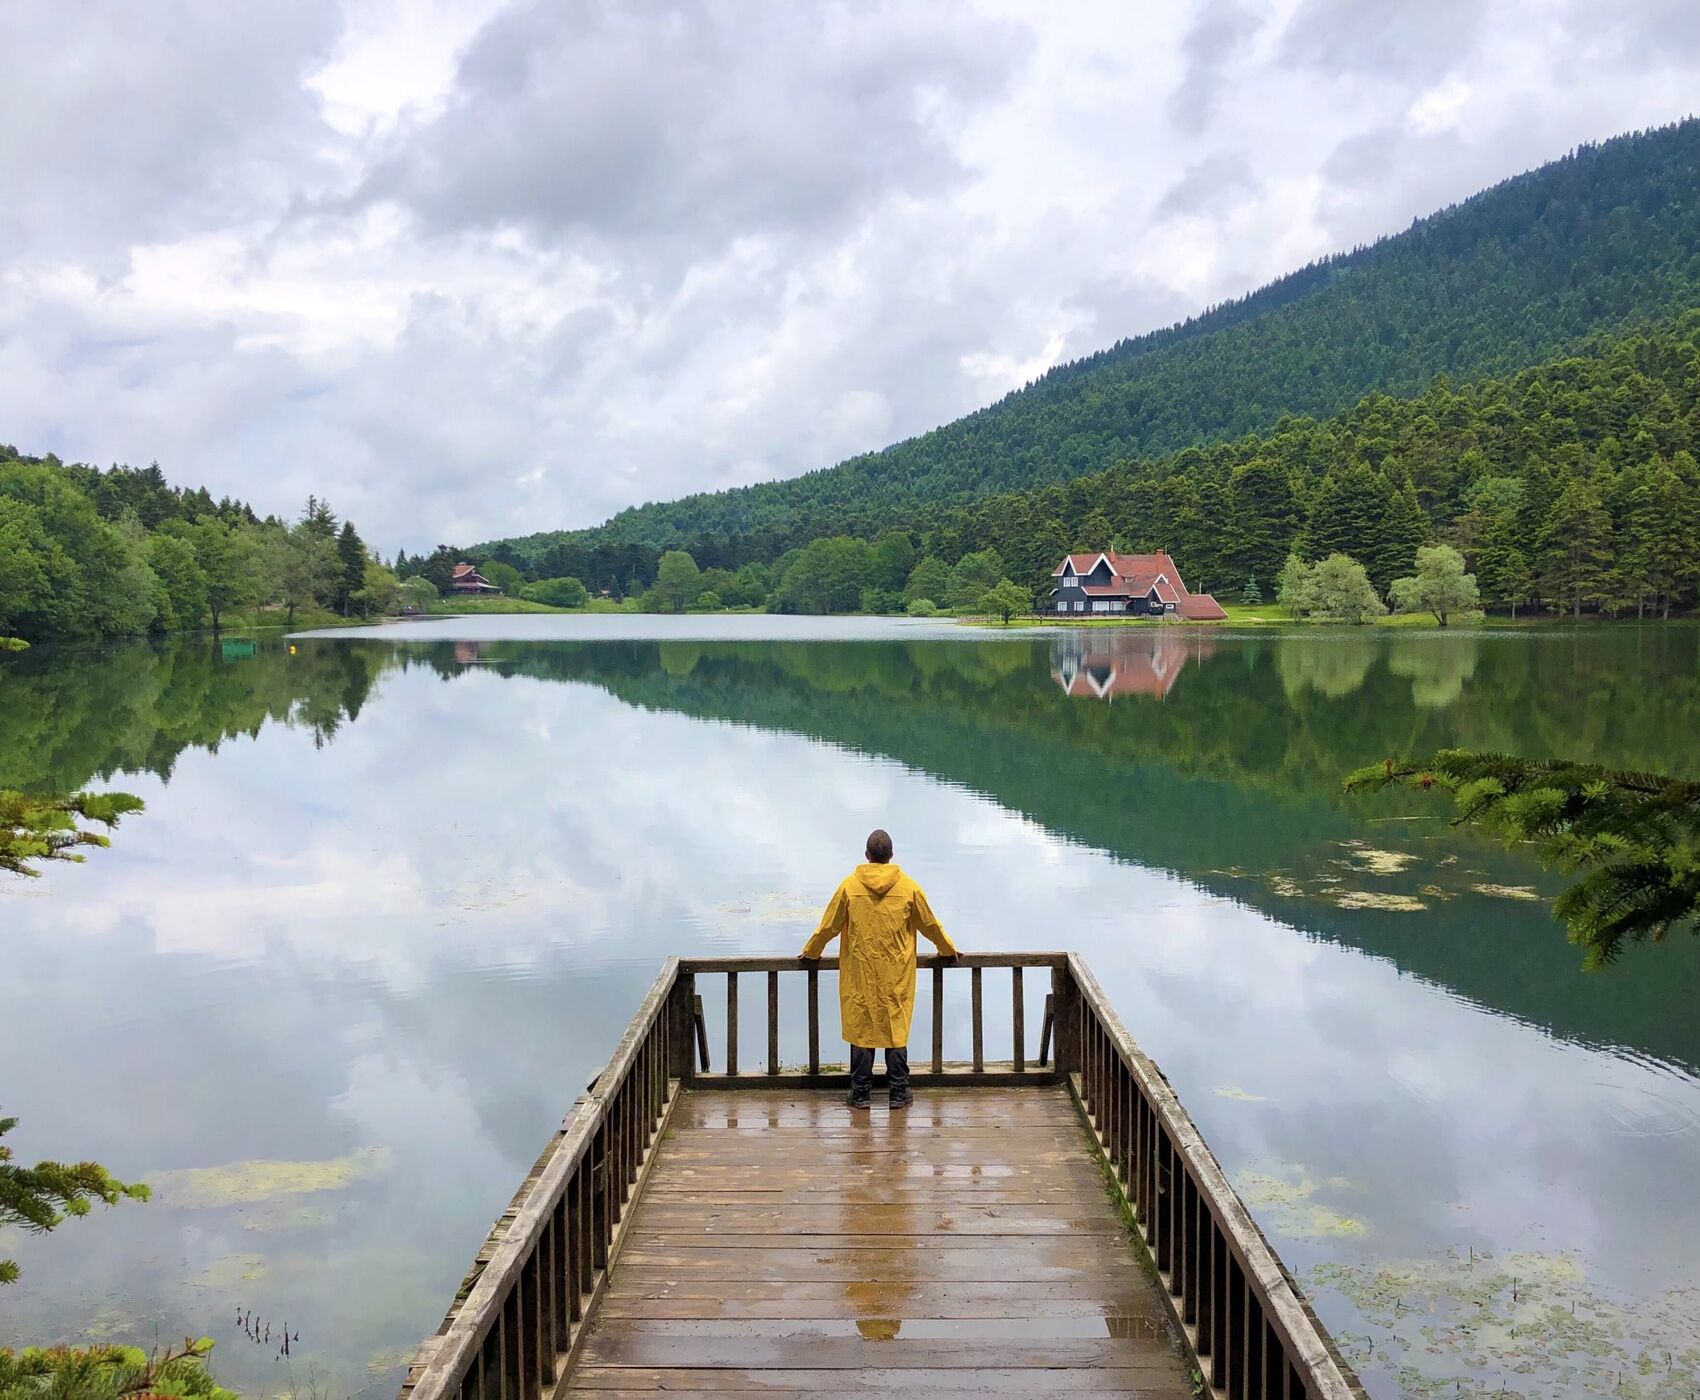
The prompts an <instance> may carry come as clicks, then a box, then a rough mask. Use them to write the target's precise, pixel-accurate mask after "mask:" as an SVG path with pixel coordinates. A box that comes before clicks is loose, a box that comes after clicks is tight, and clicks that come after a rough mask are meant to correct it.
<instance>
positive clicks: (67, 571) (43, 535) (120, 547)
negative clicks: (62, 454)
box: [0, 445, 399, 641]
mask: <svg viewBox="0 0 1700 1400" xmlns="http://www.w3.org/2000/svg"><path fill="white" fill-rule="evenodd" d="M398 588H399V580H398V579H397V577H396V575H395V573H394V572H393V571H392V570H391V569H389V568H387V567H385V566H384V564H383V563H382V562H381V561H380V560H379V559H378V557H377V556H376V555H375V554H374V553H373V552H372V551H371V550H369V549H368V548H367V546H366V543H365V541H364V540H363V539H362V538H361V537H360V533H359V531H358V530H357V529H355V526H354V523H353V521H350V520H343V521H341V522H340V523H339V521H338V519H337V516H336V514H335V512H334V511H333V510H332V509H331V506H330V503H329V502H328V501H324V500H321V499H319V498H317V497H312V496H310V497H308V499H307V503H306V505H305V507H304V508H303V510H302V512H301V515H300V517H299V518H298V519H296V520H294V521H284V520H281V519H279V518H278V517H276V516H266V517H264V518H261V517H260V516H259V515H257V514H256V513H255V511H254V509H253V508H252V507H251V506H249V505H247V504H246V503H245V502H242V501H236V500H232V499H230V498H229V497H226V498H224V499H223V500H220V501H217V502H215V501H214V500H213V499H212V497H211V496H210V495H209V494H208V492H207V491H206V490H205V488H200V489H195V490H185V489H182V488H179V487H173V486H170V485H169V484H167V482H166V480H165V476H164V474H163V473H162V472H161V471H160V468H159V465H158V464H157V463H155V464H153V465H151V466H148V467H142V468H135V467H128V466H114V467H111V468H109V469H106V470H102V469H100V468H98V467H92V466H85V465H81V464H67V463H64V462H61V461H60V460H59V459H58V458H57V457H54V456H51V455H49V456H46V457H26V456H24V455H23V454H21V453H20V452H18V450H17V449H16V448H13V447H9V446H5V445H0V637H13V638H20V639H22V640H24V641H45V640H51V639H59V638H91V637H132V636H142V635H145V634H148V633H156V632H179V631H192V630H195V629H197V628H201V627H209V626H210V627H211V628H213V629H214V630H215V631H216V630H218V629H219V628H220V627H221V626H222V625H223V624H224V622H225V621H226V619H227V618H228V617H229V615H231V614H233V613H236V612H239V611H241V610H243V609H249V608H272V609H277V610H279V611H281V613H282V614H283V617H284V620H285V621H286V622H287V623H288V624H289V625H291V626H293V625H294V623H295V621H296V616H297V613H298V612H302V611H307V612H314V611H316V610H324V611H328V612H331V613H337V614H340V615H342V616H350V615H355V614H369V613H372V612H382V611H384V610H386V609H388V608H390V607H391V606H393V605H394V603H395V601H396V599H397V597H398Z"/></svg>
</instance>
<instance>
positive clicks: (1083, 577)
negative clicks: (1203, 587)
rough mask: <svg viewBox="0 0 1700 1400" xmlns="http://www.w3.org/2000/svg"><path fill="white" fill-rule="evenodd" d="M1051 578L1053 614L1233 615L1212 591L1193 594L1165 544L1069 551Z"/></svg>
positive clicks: (1211, 619)
mask: <svg viewBox="0 0 1700 1400" xmlns="http://www.w3.org/2000/svg"><path fill="white" fill-rule="evenodd" d="M1051 577H1052V578H1054V579H1055V580H1056V585H1055V587H1053V588H1052V590H1051V606H1050V609H1049V611H1050V612H1053V613H1062V614H1068V615H1069V616H1074V615H1076V614H1079V615H1081V616H1091V615H1093V614H1098V615H1103V614H1106V613H1122V614H1130V615H1132V616H1135V617H1162V616H1165V615H1172V616H1175V617H1181V618H1186V619H1189V620H1191V621H1194V622H1214V621H1219V620H1221V619H1222V618H1225V617H1227V615H1228V614H1227V613H1225V612H1224V611H1222V606H1221V604H1219V603H1218V602H1217V601H1216V600H1215V599H1214V598H1212V597H1211V596H1210V595H1209V594H1208V593H1189V592H1188V591H1187V586H1186V583H1185V582H1184V581H1183V580H1182V578H1181V571H1180V570H1179V569H1177V568H1176V567H1175V561H1174V560H1173V559H1171V558H1170V557H1169V556H1168V554H1167V553H1165V552H1164V551H1163V550H1161V549H1159V550H1158V551H1157V552H1156V553H1155V554H1110V553H1107V552H1103V551H1100V552H1099V553H1097V554H1069V555H1065V556H1064V557H1063V561H1062V563H1060V564H1058V565H1057V567H1056V568H1055V569H1053V570H1052V571H1051Z"/></svg>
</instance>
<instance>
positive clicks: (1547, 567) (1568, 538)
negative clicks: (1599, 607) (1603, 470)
mask: <svg viewBox="0 0 1700 1400" xmlns="http://www.w3.org/2000/svg"><path fill="white" fill-rule="evenodd" d="M1537 547H1538V550H1539V557H1540V561H1541V563H1540V582H1541V591H1542V593H1543V594H1544V595H1545V597H1546V598H1547V600H1548V603H1549V605H1550V606H1552V607H1553V608H1555V609H1557V608H1562V607H1563V606H1564V605H1565V604H1566V603H1568V604H1569V605H1570V608H1571V613H1572V616H1574V617H1577V618H1580V617H1581V616H1582V607H1583V605H1584V604H1585V603H1597V602H1598V601H1599V599H1600V594H1601V588H1602V585H1603V583H1604V581H1605V575H1606V567H1607V564H1608V563H1609V561H1610V549H1611V516H1610V515H1609V514H1607V512H1606V508H1605V506H1604V504H1603V503H1602V502H1601V500H1600V493H1599V491H1598V490H1597V489H1596V488H1595V486H1594V483H1593V482H1591V481H1590V480H1588V478H1587V477H1585V476H1575V477H1572V478H1571V479H1570V480H1569V481H1567V482H1566V483H1565V485H1564V489H1563V490H1561V491H1560V492H1559V493H1558V499H1557V500H1555V501H1554V502H1553V506H1552V510H1551V512H1550V513H1549V514H1548V515H1547V518H1546V522H1545V523H1544V525H1543V526H1542V527H1541V533H1540V538H1539V540H1538V542H1537Z"/></svg>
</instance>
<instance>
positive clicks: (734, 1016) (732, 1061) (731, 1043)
mask: <svg viewBox="0 0 1700 1400" xmlns="http://www.w3.org/2000/svg"><path fill="white" fill-rule="evenodd" d="M737 1072H738V974H737V973H736V972H728V973H727V974H726V1073H728V1074H736V1073H737Z"/></svg>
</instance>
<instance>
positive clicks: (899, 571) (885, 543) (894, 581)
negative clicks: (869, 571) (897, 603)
mask: <svg viewBox="0 0 1700 1400" xmlns="http://www.w3.org/2000/svg"><path fill="white" fill-rule="evenodd" d="M914 567H915V542H914V541H913V540H911V539H910V538H909V533H908V531H906V530H887V531H886V532H885V534H883V535H881V536H880V537H879V540H878V541H877V542H876V543H875V545H874V579H873V582H874V585H875V586H876V587H878V588H883V589H887V590H889V591H890V592H893V593H901V592H902V591H903V585H904V584H905V583H906V582H908V579H909V573H910V570H912V569H913V568H914Z"/></svg>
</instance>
